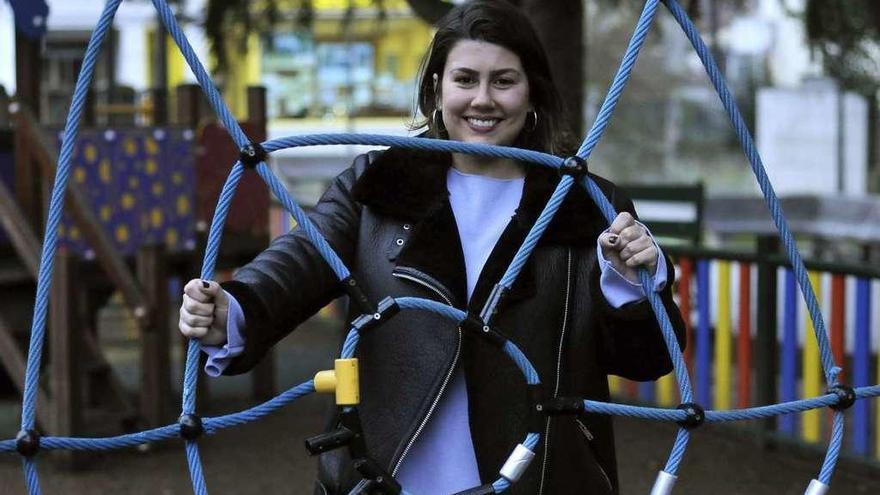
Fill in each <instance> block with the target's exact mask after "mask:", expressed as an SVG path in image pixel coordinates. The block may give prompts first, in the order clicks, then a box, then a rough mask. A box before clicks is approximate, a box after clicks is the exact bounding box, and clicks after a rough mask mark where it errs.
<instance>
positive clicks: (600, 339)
mask: <svg viewBox="0 0 880 495" xmlns="http://www.w3.org/2000/svg"><path fill="white" fill-rule="evenodd" d="M418 103H419V109H420V111H421V113H422V115H425V116H426V117H427V119H426V121H425V122H424V126H426V127H427V131H426V134H427V135H428V136H430V137H435V138H444V139H453V140H460V141H465V142H471V143H487V144H495V145H506V146H518V147H524V148H530V149H536V150H542V151H546V152H552V153H557V154H559V153H562V152H563V151H564V150H565V149H566V146H565V144H566V143H565V142H564V139H562V136H564V125H563V123H562V122H563V120H562V111H561V108H562V107H561V103H560V101H559V95H558V93H557V91H556V89H555V88H554V87H553V82H552V78H551V76H550V70H549V66H548V64H547V59H546V56H545V54H544V52H543V50H542V49H541V46H540V43H539V41H538V39H537V36H536V35H535V32H534V30H533V29H532V28H531V26H530V25H529V23H528V21H527V19H526V18H525V17H524V16H523V14H522V13H521V12H519V11H517V10H515V9H514V8H512V7H511V6H510V5H509V4H507V3H504V2H489V1H477V2H470V3H466V4H464V5H461V6H458V7H456V8H455V9H454V10H453V11H452V12H451V13H450V14H449V15H448V16H446V17H445V18H444V19H443V20H442V21H441V22H440V23H439V25H438V31H437V34H436V35H435V37H434V40H433V42H432V45H431V47H430V50H429V53H428V55H427V58H426V60H425V62H424V64H423V70H422V75H421V80H420V84H419V95H418ZM593 178H594V180H596V181H597V183H598V184H599V186H600V188H601V189H602V190H603V192H604V193H605V194H606V195H607V197H608V198H609V200H611V201H612V203H613V204H614V206H615V208H616V209H617V210H618V211H620V212H622V213H621V214H620V215H619V216H618V217H617V218H616V219H615V221H614V222H613V224H612V225H611V226H610V227H609V228H607V229H606V225H604V220H603V218H602V216H601V214H600V213H599V211H598V209H597V208H596V207H595V206H594V205H593V203H592V201H591V200H590V199H589V197H588V196H587V195H586V193H585V192H584V191H583V190H582V189H581V188H579V187H577V188H573V189H572V191H571V192H570V193H569V195H568V198H567V199H566V200H565V202H564V203H563V205H562V207H561V208H560V210H559V212H558V213H557V215H556V217H555V218H554V221H553V222H552V223H551V225H550V226H549V228H548V229H547V231H546V233H545V234H544V236H543V237H542V239H541V241H540V243H539V245H538V247H537V248H536V249H535V251H534V253H533V254H532V255H531V258H530V259H529V262H528V263H527V264H526V266H525V268H524V269H523V271H522V272H521V274H520V276H519V277H518V279H517V281H516V283H515V284H514V285H513V287H512V288H511V291H510V293H509V294H508V295H507V297H506V299H505V301H504V305H503V306H502V307H501V309H500V312H499V313H498V314H497V316H496V318H495V320H494V321H495V323H494V326H496V327H497V328H498V329H499V331H500V332H502V333H503V334H504V335H505V336H507V337H508V338H510V339H511V340H513V341H514V342H515V343H516V344H517V345H518V346H519V347H520V348H521V349H522V351H523V352H524V353H525V355H526V356H527V357H528V358H529V359H530V361H531V362H532V364H533V365H534V366H535V368H536V369H537V371H538V373H539V376H540V377H541V380H542V382H543V383H545V384H547V385H548V386H549V387H550V388H551V392H552V393H554V394H555V395H558V396H567V397H583V398H590V399H593V400H608V385H607V378H606V377H607V375H608V374H615V375H619V376H624V377H627V378H630V379H634V380H653V379H656V378H658V377H659V376H662V375H664V374H666V373H668V372H669V371H670V370H671V363H670V361H669V359H668V357H667V353H666V349H665V346H664V343H663V340H662V337H661V334H660V331H659V328H658V326H657V324H656V322H655V319H654V316H653V313H652V312H651V309H650V307H649V305H648V303H647V302H646V301H645V300H644V295H643V292H642V288H641V286H640V285H639V284H638V277H637V269H638V268H639V267H646V268H647V269H648V270H649V271H651V272H652V273H654V272H657V276H656V277H655V287H653V288H652V290H660V292H661V295H662V299H663V301H664V303H665V305H666V307H667V308H668V311H669V314H670V317H671V318H672V321H673V323H674V325H675V327H676V329H677V331H678V332H679V335H681V330H682V328H683V327H684V326H683V323H682V321H681V319H680V316H679V312H678V309H677V308H676V307H675V305H674V303H673V302H672V297H671V291H670V286H671V281H672V277H673V273H672V265H671V263H668V262H667V261H666V259H665V258H664V257H663V256H662V254H661V253H660V252H659V250H658V248H657V247H656V245H655V244H654V242H653V240H652V239H651V238H650V236H649V234H648V232H647V230H646V229H645V228H644V226H642V225H641V224H639V223H637V222H635V220H634V218H633V216H634V212H633V207H632V203H631V202H630V201H629V200H628V199H627V198H626V196H625V195H624V194H623V193H622V192H621V191H619V190H617V189H616V188H615V187H614V185H613V184H611V183H610V182H608V181H606V180H604V179H601V178H599V177H595V176H594V177H593ZM558 181H559V177H558V175H557V173H556V172H555V171H552V170H549V169H546V168H544V167H540V166H530V165H528V164H523V163H519V162H516V161H512V160H506V159H493V158H486V157H477V156H470V155H460V154H453V155H448V154H443V153H433V152H423V151H410V150H405V149H395V148H392V149H389V150H387V151H384V152H381V153H379V152H377V153H371V154H369V155H364V156H360V157H358V158H357V159H356V160H355V162H354V164H353V165H352V167H351V168H350V169H348V170H346V171H345V172H343V173H342V174H341V175H340V176H339V177H337V178H336V179H335V181H334V182H333V184H332V185H331V187H330V188H329V189H328V191H327V192H326V193H325V195H324V197H323V198H322V200H321V201H320V203H319V204H318V205H317V206H316V208H315V211H314V212H313V213H312V215H311V218H312V220H313V221H314V222H315V224H316V226H317V227H318V229H319V230H320V231H321V232H322V233H323V234H324V235H325V236H326V238H327V239H328V241H329V242H330V244H331V245H332V246H333V248H334V249H335V250H336V252H337V253H338V254H339V255H340V257H341V258H342V259H343V261H345V263H346V264H347V265H348V266H349V267H350V268H351V270H352V273H353V276H354V278H356V279H357V280H358V282H359V283H360V285H361V286H362V287H363V288H364V290H365V291H366V293H367V294H368V295H369V297H370V298H371V300H373V301H378V300H380V299H381V298H383V297H385V296H388V295H390V296H393V297H401V296H415V297H421V298H427V299H432V300H436V301H439V302H442V303H445V304H450V305H453V306H456V307H458V308H461V309H464V310H467V311H469V312H471V313H475V314H479V312H480V310H481V309H482V307H483V305H484V304H485V301H486V299H487V298H488V296H489V293H490V291H491V290H492V288H493V286H494V285H495V284H496V283H497V282H498V281H499V279H500V278H501V276H502V275H503V273H504V271H505V269H506V268H507V266H508V265H509V264H510V261H511V260H512V258H513V256H514V254H515V252H516V250H517V248H518V247H519V246H520V245H521V243H522V241H523V240H524V238H525V236H526V234H527V233H528V231H529V228H530V227H531V226H532V225H533V224H534V222H535V220H536V218H537V216H538V215H539V213H540V212H541V210H542V209H543V207H544V205H545V203H546V201H547V200H548V198H549V197H550V195H551V194H552V192H553V190H554V188H555V186H556V184H557V183H558ZM667 282H670V283H667ZM340 288H341V286H340V284H339V282H338V281H337V280H336V278H335V276H334V275H333V273H332V271H331V270H330V269H329V268H328V267H327V266H326V264H325V263H324V261H323V260H322V259H321V257H320V256H319V254H318V252H317V251H316V250H315V248H314V247H312V246H311V244H310V243H309V242H308V241H307V240H306V238H305V236H304V235H303V234H302V233H300V232H299V231H297V230H294V231H292V232H290V233H288V234H286V235H283V236H281V237H280V238H279V239H276V240H275V241H274V242H273V243H272V245H271V246H270V247H269V248H268V249H267V250H266V251H264V252H263V253H262V254H260V255H259V256H258V257H257V258H256V259H255V260H254V261H253V262H251V263H250V264H249V265H247V266H245V267H244V268H242V269H241V270H239V271H238V273H237V274H236V276H235V280H233V281H231V282H227V283H224V284H223V287H222V290H221V288H220V286H218V285H217V284H216V283H215V282H202V281H200V280H193V281H190V283H188V284H187V285H186V288H185V295H184V304H183V307H182V308H181V320H180V328H181V331H182V332H183V334H184V335H187V336H189V337H193V338H199V339H201V343H202V345H203V349H205V351H206V352H208V353H209V354H211V358H210V360H209V372H212V373H213V374H217V373H220V372H221V371H222V372H223V373H225V374H235V373H241V372H244V371H247V370H248V369H250V368H251V367H252V366H253V365H254V364H255V363H256V362H257V361H258V360H259V359H260V357H261V356H262V355H263V354H264V353H265V352H266V350H267V349H269V347H271V346H272V345H273V344H274V343H275V342H277V341H278V340H280V339H281V338H283V337H284V336H285V335H287V333H289V332H290V331H291V330H293V329H294V328H295V327H296V326H297V325H298V324H299V323H301V322H302V321H304V320H305V319H307V318H308V317H309V316H311V315H312V314H314V313H315V312H316V311H318V309H320V308H321V307H322V306H324V305H325V304H327V303H328V302H329V301H331V300H332V299H333V298H335V297H338V296H340V295H341V290H340ZM352 306H354V305H352ZM350 316H351V317H352V318H353V317H355V316H357V314H356V312H355V310H354V308H352V314H351V315H350ZM358 358H359V359H360V369H361V397H362V403H361V405H360V407H359V413H360V419H361V422H362V426H363V431H364V437H365V440H366V443H367V446H368V449H369V453H370V456H371V457H372V458H373V459H374V460H375V461H376V462H377V463H378V464H379V465H380V466H381V467H382V468H383V469H386V470H387V471H388V472H389V473H391V474H393V476H394V477H395V478H396V479H397V480H398V481H399V482H400V483H401V484H402V485H403V488H404V489H406V490H407V491H408V492H410V493H412V494H413V495H429V494H435V493H443V494H449V493H454V492H458V491H461V490H465V489H467V488H471V487H474V486H478V485H480V484H482V483H491V482H492V481H494V480H495V479H497V478H498V470H499V468H500V467H501V465H502V464H503V463H504V461H505V460H506V459H507V456H508V455H509V454H510V452H511V451H512V449H513V447H514V446H515V445H516V444H517V443H518V442H520V441H521V440H522V438H523V435H524V433H525V431H526V420H527V418H526V416H527V404H526V400H525V397H526V387H525V384H524V381H523V378H522V375H521V373H520V372H519V370H518V369H517V368H516V367H515V365H514V364H513V363H511V362H510V360H509V359H508V358H507V357H506V356H505V355H502V353H501V352H500V351H499V350H498V349H496V348H494V347H493V346H492V345H490V344H487V343H486V342H485V341H483V340H480V339H476V338H472V337H470V336H469V334H464V335H463V334H462V331H461V329H456V328H455V325H454V324H452V323H450V322H449V321H448V320H446V319H444V318H442V317H440V316H437V315H434V314H429V313H425V312H417V311H404V312H402V313H400V314H398V315H396V316H395V317H394V318H392V319H390V320H388V321H387V322H386V323H385V324H383V325H382V326H381V327H379V328H378V329H376V330H375V331H371V332H370V333H369V334H368V335H366V336H365V337H364V338H363V339H362V340H361V342H360V344H359V347H358ZM543 427H544V431H543V433H544V437H543V439H542V443H541V444H540V446H539V448H538V449H537V451H536V452H535V453H536V460H535V462H533V463H532V466H531V467H530V468H529V469H528V470H527V472H526V474H525V475H524V476H523V478H522V479H521V480H520V481H519V482H518V483H517V484H515V485H514V487H513V489H512V493H518V494H536V493H544V494H553V495H560V494H563V495H565V494H583V493H590V494H603V493H617V492H618V486H617V474H616V465H615V457H614V443H613V436H612V430H611V420H610V419H609V418H607V417H603V416H598V415H588V414H582V415H579V416H560V417H557V418H554V419H552V420H551V419H547V420H545V423H544V424H543ZM359 482H362V480H361V476H360V475H359V474H358V473H357V471H355V470H354V469H353V468H352V466H351V460H350V459H349V458H348V454H347V452H345V451H344V449H340V450H336V451H333V452H330V453H327V454H324V455H322V456H321V462H320V470H319V482H318V488H317V491H316V493H331V494H345V493H349V491H350V490H351V489H352V487H354V486H355V485H357V484H358V483H359ZM480 493H483V492H480Z"/></svg>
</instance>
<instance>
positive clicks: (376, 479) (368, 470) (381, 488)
mask: <svg viewBox="0 0 880 495" xmlns="http://www.w3.org/2000/svg"><path fill="white" fill-rule="evenodd" d="M354 468H355V469H357V471H358V472H359V473H361V476H363V477H364V478H365V479H368V480H370V483H369V487H370V489H371V491H369V492H367V493H377V492H378V493H382V494H384V495H398V494H400V493H401V492H402V491H403V487H401V486H400V483H398V482H397V480H396V479H394V476H391V474H390V473H388V472H387V471H385V470H384V469H382V467H381V466H379V463H378V462H376V461H374V460H372V459H369V458H363V459H357V460H355V461H354Z"/></svg>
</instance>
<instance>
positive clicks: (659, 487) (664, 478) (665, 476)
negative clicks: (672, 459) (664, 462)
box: [651, 471, 678, 495]
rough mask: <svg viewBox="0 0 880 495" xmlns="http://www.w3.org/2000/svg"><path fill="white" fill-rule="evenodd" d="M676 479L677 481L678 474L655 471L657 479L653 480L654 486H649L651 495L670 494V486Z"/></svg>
mask: <svg viewBox="0 0 880 495" xmlns="http://www.w3.org/2000/svg"><path fill="white" fill-rule="evenodd" d="M676 481H678V476H676V475H674V474H669V473H667V472H666V471H660V472H659V473H657V479H656V480H654V486H653V487H651V495H672V488H673V487H674V486H675V482H676Z"/></svg>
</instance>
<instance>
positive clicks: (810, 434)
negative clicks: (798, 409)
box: [801, 271, 822, 442]
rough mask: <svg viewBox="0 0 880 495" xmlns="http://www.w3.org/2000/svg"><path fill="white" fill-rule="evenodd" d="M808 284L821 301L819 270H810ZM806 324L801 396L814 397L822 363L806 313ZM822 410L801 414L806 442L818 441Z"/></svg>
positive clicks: (817, 392) (816, 392)
mask: <svg viewBox="0 0 880 495" xmlns="http://www.w3.org/2000/svg"><path fill="white" fill-rule="evenodd" d="M810 285H812V286H813V290H814V291H815V292H816V299H817V300H818V301H819V302H820V304H821V301H822V278H821V274H820V273H819V272H812V271H811V272H810ZM806 320H807V324H806V325H804V327H805V329H806V332H807V333H806V335H805V339H804V351H803V352H804V359H803V369H802V370H801V373H802V375H803V397H805V398H806V397H815V396H817V395H820V394H822V365H821V363H820V360H819V346H818V345H817V343H816V336H815V330H814V328H813V322H812V321H811V320H810V316H809V314H808V315H807V318H806ZM821 421H822V410H820V409H813V410H812V411H807V412H805V413H804V414H803V422H802V423H801V436H802V437H803V439H804V440H806V441H808V442H818V441H820V440H821V435H822V427H821Z"/></svg>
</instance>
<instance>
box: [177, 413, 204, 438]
mask: <svg viewBox="0 0 880 495" xmlns="http://www.w3.org/2000/svg"><path fill="white" fill-rule="evenodd" d="M177 424H178V425H180V436H182V437H183V438H185V439H187V440H196V439H197V438H199V437H200V436H202V433H204V432H205V427H204V425H203V424H202V418H200V417H199V416H198V415H197V414H192V413H187V414H181V415H180V418H178V419H177Z"/></svg>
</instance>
